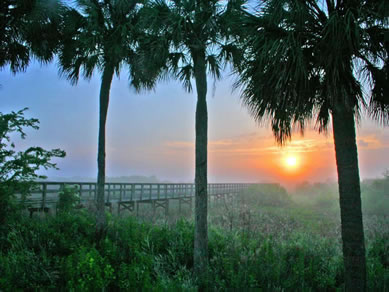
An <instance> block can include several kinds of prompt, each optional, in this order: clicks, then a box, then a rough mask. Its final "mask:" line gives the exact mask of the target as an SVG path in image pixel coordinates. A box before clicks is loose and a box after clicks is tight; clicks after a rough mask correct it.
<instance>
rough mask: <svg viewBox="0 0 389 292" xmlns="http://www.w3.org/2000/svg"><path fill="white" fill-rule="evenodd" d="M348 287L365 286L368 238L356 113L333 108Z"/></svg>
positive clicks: (349, 289)
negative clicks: (366, 238)
mask: <svg viewBox="0 0 389 292" xmlns="http://www.w3.org/2000/svg"><path fill="white" fill-rule="evenodd" d="M332 120H333V131H334V142H335V152H336V165H337V170H338V181H339V198H340V199H339V202H340V215H341V227H342V240H343V259H344V269H345V284H346V291H365V290H366V259H365V241H364V232H363V222H362V207H361V189H360V180H359V169H358V153H357V144H356V138H355V121H354V113H353V112H352V111H350V110H346V109H345V108H344V107H343V108H339V109H336V110H334V111H333V112H332Z"/></svg>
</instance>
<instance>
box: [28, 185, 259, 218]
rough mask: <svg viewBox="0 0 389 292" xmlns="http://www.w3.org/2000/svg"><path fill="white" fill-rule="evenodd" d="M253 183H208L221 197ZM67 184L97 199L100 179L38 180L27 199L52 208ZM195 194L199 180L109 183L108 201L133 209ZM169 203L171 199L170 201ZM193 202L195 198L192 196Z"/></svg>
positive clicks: (213, 193) (35, 207)
mask: <svg viewBox="0 0 389 292" xmlns="http://www.w3.org/2000/svg"><path fill="white" fill-rule="evenodd" d="M250 185H252V184H243V183H227V184H223V183H217V184H208V197H209V198H210V197H212V196H215V197H220V196H224V195H235V194H238V193H240V192H241V191H242V190H244V189H246V188H248V187H249V186H250ZM66 187H71V188H74V189H75V190H76V191H77V193H78V195H79V197H80V202H81V203H86V202H91V201H94V200H95V199H96V190H97V183H90V182H37V183H36V184H35V186H34V188H33V189H32V190H31V195H30V196H28V198H27V199H26V200H25V204H26V206H27V207H28V208H30V211H31V210H34V211H39V210H42V211H45V212H47V211H48V208H52V207H54V206H56V204H57V202H58V200H59V193H60V192H62V191H63V190H65V188H66ZM194 195H195V184H191V183H178V184H173V183H106V184H105V198H104V200H105V202H106V205H107V206H110V207H112V204H113V203H115V204H118V211H119V212H120V208H121V206H122V207H123V209H127V210H130V211H132V210H133V206H134V204H135V203H136V204H137V206H138V205H139V203H142V202H143V203H147V202H149V203H156V202H157V204H158V202H161V201H168V200H171V199H179V200H180V204H181V201H183V202H185V200H188V199H189V198H192V197H194ZM167 203H168V202H167ZM190 203H191V200H190Z"/></svg>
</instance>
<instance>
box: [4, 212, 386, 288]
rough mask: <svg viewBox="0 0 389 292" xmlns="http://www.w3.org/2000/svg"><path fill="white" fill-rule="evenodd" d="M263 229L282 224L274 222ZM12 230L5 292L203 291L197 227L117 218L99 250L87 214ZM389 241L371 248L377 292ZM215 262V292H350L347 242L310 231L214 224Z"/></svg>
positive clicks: (23, 223) (24, 221)
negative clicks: (346, 290)
mask: <svg viewBox="0 0 389 292" xmlns="http://www.w3.org/2000/svg"><path fill="white" fill-rule="evenodd" d="M263 224H267V225H271V224H273V225H272V226H274V222H273V223H271V222H270V221H269V222H267V223H264V222H263ZM9 226H10V228H9V230H8V231H7V232H3V233H0V243H1V245H0V262H1V265H0V290H5V291H10V290H18V289H19V290H21V289H23V290H26V289H27V290H30V289H40V290H47V289H55V288H58V287H62V288H64V289H67V290H76V291H77V290H86V291H91V290H99V289H109V290H118V289H122V290H138V289H147V290H155V291H158V290H182V289H183V290H195V289H196V280H195V278H194V276H193V274H192V273H193V240H194V237H193V235H194V234H193V231H194V226H193V223H191V222H188V221H185V220H181V221H178V222H177V223H176V224H174V225H172V226H168V225H162V226H152V225H150V224H147V223H141V222H138V221H136V219H133V218H117V217H112V218H110V222H109V224H108V226H109V228H108V232H107V236H106V238H105V239H103V240H102V242H101V245H100V246H99V247H98V248H97V247H96V246H95V243H94V228H95V218H94V216H91V215H89V214H88V213H87V212H85V211H83V210H82V211H74V212H72V213H70V212H62V213H59V214H58V215H57V216H56V217H48V218H45V219H44V220H42V219H40V218H38V217H35V218H32V219H29V218H27V217H21V218H19V220H17V221H16V220H15V221H14V222H12V224H10V225H9ZM273 228H278V227H273ZM278 232H280V233H282V232H285V230H281V228H278ZM259 234H262V235H261V236H259ZM274 235H277V233H274ZM388 242H389V240H388V233H387V231H385V230H384V229H381V233H379V234H377V235H376V236H375V237H372V238H370V239H369V241H368V244H367V263H368V265H367V267H368V269H367V270H368V286H369V289H370V290H372V291H384V287H387V285H388V268H389V265H388V263H389V261H388V257H389V248H388ZM209 262H210V273H209V276H210V278H209V281H210V288H211V289H214V290H225V289H231V288H237V289H243V288H256V289H262V290H267V291H269V290H272V291H281V290H290V291H292V290H293V291H302V290H303V291H324V290H337V289H343V263H342V253H341V245H340V243H339V242H338V241H337V240H333V239H332V238H329V239H324V238H322V237H321V235H317V234H316V235H315V234H312V233H309V232H302V231H288V234H287V236H286V235H283V236H281V235H280V236H273V235H272V234H266V233H264V232H263V231H258V234H257V236H253V237H247V236H244V234H243V233H242V232H241V231H235V230H234V231H232V232H229V231H226V230H224V229H221V228H218V227H215V226H211V227H210V228H209Z"/></svg>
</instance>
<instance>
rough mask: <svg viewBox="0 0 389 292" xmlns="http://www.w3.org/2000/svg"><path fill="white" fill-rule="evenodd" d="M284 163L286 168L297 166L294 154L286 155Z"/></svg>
mask: <svg viewBox="0 0 389 292" xmlns="http://www.w3.org/2000/svg"><path fill="white" fill-rule="evenodd" d="M284 163H285V166H286V167H287V168H288V169H294V168H296V167H297V166H298V161H297V157H296V156H287V157H286V158H285V161H284Z"/></svg>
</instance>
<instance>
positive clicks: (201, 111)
mask: <svg viewBox="0 0 389 292" xmlns="http://www.w3.org/2000/svg"><path fill="white" fill-rule="evenodd" d="M193 61H194V74H195V79H196V89H197V106H196V169H195V185H196V196H195V201H196V203H195V236H194V272H195V275H196V276H197V278H198V280H199V284H200V287H202V286H204V285H205V283H206V281H207V267H208V226H207V216H208V195H207V186H208V180H207V144H208V112H207V99H206V98H207V74H206V66H205V53H204V52H203V51H201V52H196V53H194V56H193Z"/></svg>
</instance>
